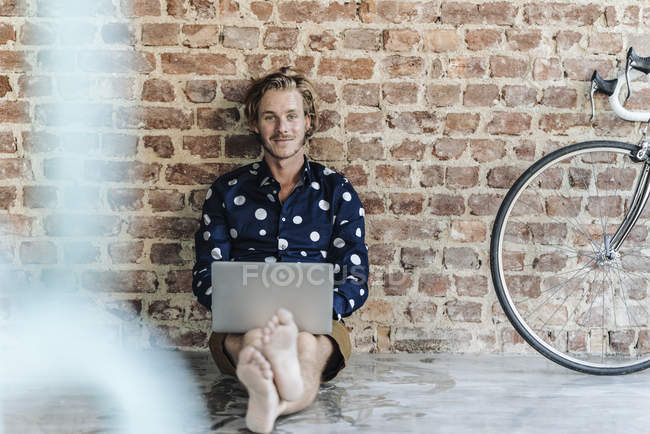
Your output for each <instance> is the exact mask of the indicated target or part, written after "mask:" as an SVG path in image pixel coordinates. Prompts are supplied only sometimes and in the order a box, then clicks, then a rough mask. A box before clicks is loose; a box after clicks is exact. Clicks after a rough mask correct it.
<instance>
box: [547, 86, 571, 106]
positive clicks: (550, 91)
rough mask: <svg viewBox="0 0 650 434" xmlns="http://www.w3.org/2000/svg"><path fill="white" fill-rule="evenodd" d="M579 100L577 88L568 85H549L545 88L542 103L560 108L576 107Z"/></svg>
mask: <svg viewBox="0 0 650 434" xmlns="http://www.w3.org/2000/svg"><path fill="white" fill-rule="evenodd" d="M577 102H578V94H577V92H576V90H575V89H571V88H568V87H554V86H551V87H547V88H544V96H543V97H542V104H544V105H547V106H550V107H558V108H575V107H576V105H577Z"/></svg>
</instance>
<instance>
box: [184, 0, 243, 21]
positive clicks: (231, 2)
mask: <svg viewBox="0 0 650 434" xmlns="http://www.w3.org/2000/svg"><path fill="white" fill-rule="evenodd" d="M192 1H196V2H201V3H206V1H205V0H190V2H192ZM219 14H220V15H221V18H227V17H230V18H235V17H238V16H239V3H238V2H237V0H219Z"/></svg>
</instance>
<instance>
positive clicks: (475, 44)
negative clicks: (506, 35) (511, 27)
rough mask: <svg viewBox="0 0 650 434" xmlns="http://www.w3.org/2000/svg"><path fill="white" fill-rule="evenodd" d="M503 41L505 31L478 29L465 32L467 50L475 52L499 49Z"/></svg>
mask: <svg viewBox="0 0 650 434" xmlns="http://www.w3.org/2000/svg"><path fill="white" fill-rule="evenodd" d="M502 40H503V31H502V30H497V29H476V30H467V31H466V32H465V43H466V44H467V48H469V49H470V50H473V51H480V50H490V49H495V48H497V47H498V46H499V45H500V44H501V41H502Z"/></svg>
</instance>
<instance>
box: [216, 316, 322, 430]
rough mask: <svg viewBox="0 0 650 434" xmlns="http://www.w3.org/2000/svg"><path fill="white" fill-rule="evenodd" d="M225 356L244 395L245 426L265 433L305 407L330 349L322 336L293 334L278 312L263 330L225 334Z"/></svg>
mask: <svg viewBox="0 0 650 434" xmlns="http://www.w3.org/2000/svg"><path fill="white" fill-rule="evenodd" d="M224 345H225V349H226V352H227V353H228V354H229V355H230V357H231V358H232V359H233V361H234V362H235V365H236V366H237V377H238V378H239V380H240V381H241V382H242V384H244V386H245V387H246V389H247V390H248V394H249V401H248V410H247V412H246V425H247V426H248V428H249V429H250V430H251V431H254V432H262V433H266V432H270V431H271V430H272V429H273V425H274V424H275V420H276V418H277V417H278V416H280V415H284V414H291V413H295V412H298V411H300V410H302V409H304V408H306V407H307V406H309V405H310V404H311V403H312V402H313V401H314V399H315V398H316V395H317V393H318V388H319V386H320V379H321V375H322V373H323V371H324V369H325V366H326V365H327V361H328V359H329V358H330V356H331V354H332V352H333V350H334V346H333V344H332V342H331V341H330V339H329V338H328V337H327V336H323V335H312V334H310V333H306V332H298V328H297V327H296V324H295V323H294V321H293V317H292V315H291V313H290V312H288V311H287V310H284V309H280V310H278V312H277V313H276V315H274V316H273V318H271V319H270V320H269V322H268V323H267V325H266V326H265V327H264V328H263V329H254V330H251V331H249V332H248V333H246V334H245V335H243V336H242V335H228V336H227V337H226V340H225V342H224Z"/></svg>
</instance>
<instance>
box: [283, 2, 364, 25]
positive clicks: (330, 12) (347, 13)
mask: <svg viewBox="0 0 650 434" xmlns="http://www.w3.org/2000/svg"><path fill="white" fill-rule="evenodd" d="M356 13H357V8H356V4H354V3H350V2H344V3H339V2H320V1H285V2H282V3H280V4H279V5H278V14H279V16H280V20H281V21H283V22H284V21H288V22H296V23H303V22H309V21H311V22H315V23H324V22H340V21H345V20H354V19H355V18H356Z"/></svg>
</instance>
